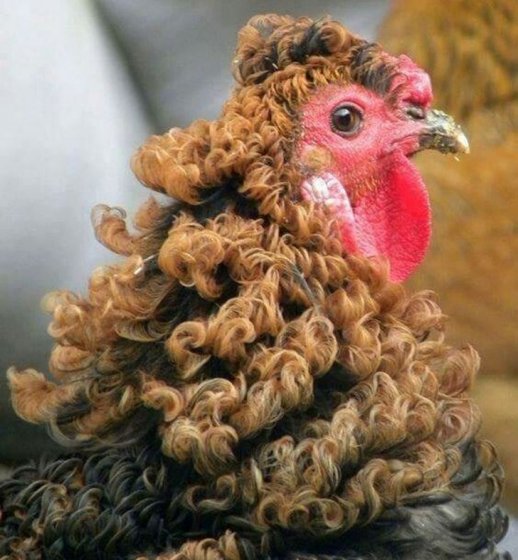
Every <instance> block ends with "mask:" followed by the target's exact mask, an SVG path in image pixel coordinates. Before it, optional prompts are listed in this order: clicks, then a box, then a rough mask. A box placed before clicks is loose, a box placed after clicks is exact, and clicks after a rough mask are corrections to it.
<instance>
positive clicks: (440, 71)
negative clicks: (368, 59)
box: [380, 0, 518, 512]
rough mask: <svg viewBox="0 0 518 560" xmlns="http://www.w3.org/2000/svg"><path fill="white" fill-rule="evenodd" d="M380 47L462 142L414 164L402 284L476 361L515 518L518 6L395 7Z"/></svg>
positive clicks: (509, 2)
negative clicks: (428, 241)
mask: <svg viewBox="0 0 518 560" xmlns="http://www.w3.org/2000/svg"><path fill="white" fill-rule="evenodd" d="M416 22H419V25H416ZM380 40H381V42H382V44H383V45H384V46H385V47H386V48H389V49H390V50H391V51H395V52H397V53H403V52H404V53H407V54H408V55H410V56H412V58H414V59H415V60H416V61H417V62H418V63H419V64H420V65H421V66H423V68H425V69H426V70H427V71H428V72H429V73H430V75H431V77H432V81H433V83H434V84H435V94H436V99H437V101H438V103H440V106H441V107H442V108H444V109H445V110H447V111H448V112H451V114H452V115H454V116H455V117H456V118H459V119H460V120H461V121H462V125H463V127H465V128H466V130H467V131H468V134H469V137H470V141H471V148H472V155H471V156H470V157H469V158H465V159H463V160H461V161H459V162H455V161H452V160H450V159H448V160H445V159H444V158H440V157H433V156H432V157H430V158H426V159H425V158H423V159H422V160H421V161H419V168H420V170H421V171H422V173H423V176H424V178H425V182H426V184H427V185H428V186H429V188H430V192H431V199H432V207H433V208H434V235H433V242H432V245H431V251H430V254H429V255H428V257H427V259H426V261H425V263H424V265H423V267H421V269H420V270H419V273H418V274H417V275H416V277H415V279H414V280H413V282H412V286H413V287H414V288H417V289H422V288H424V287H426V288H429V289H433V290H436V291H437V293H438V294H439V295H440V300H441V305H442V306H443V309H444V311H445V313H446V314H447V315H448V316H449V317H450V319H449V322H450V329H449V330H450V334H451V336H452V341H453V342H454V343H456V344H459V343H464V342H465V341H469V342H470V343H472V344H474V345H475V347H476V348H477V350H478V351H479V352H480V354H481V357H482V372H483V374H484V375H482V376H481V378H480V379H479V380H478V381H477V385H476V389H477V391H476V396H477V401H478V402H479V403H480V406H481V407H482V411H483V413H484V417H485V421H484V426H485V433H486V434H487V435H488V436H489V437H490V438H491V439H492V440H493V441H494V442H495V444H496V445H497V448H498V449H499V451H500V453H501V456H502V461H503V463H504V466H505V468H506V471H507V474H508V476H507V482H506V489H505V503H506V505H507V506H508V507H509V508H511V509H513V510H514V511H515V512H518V461H517V459H516V439H517V437H518V424H517V422H516V415H515V411H514V406H513V403H514V402H515V397H518V313H517V312H516V310H517V309H518V292H517V291H516V282H517V279H518V261H517V259H516V257H515V255H516V254H517V253H518V228H517V216H518V198H517V197H516V176H517V173H518V163H517V158H516V154H517V153H518V51H517V50H516V49H514V48H511V47H510V45H515V44H516V43H517V42H518V3H516V2H515V1H513V0H498V1H497V0H494V1H486V0H473V1H471V0H470V1H468V0H453V1H452V2H448V7H447V9H445V4H444V2H441V1H438V0H429V1H427V2H417V1H414V2H399V3H397V4H396V5H395V6H394V8H393V11H392V12H391V14H390V15H389V17H388V19H387V20H386V22H385V24H384V26H383V28H382V30H381V34H380ZM497 376H498V377H497Z"/></svg>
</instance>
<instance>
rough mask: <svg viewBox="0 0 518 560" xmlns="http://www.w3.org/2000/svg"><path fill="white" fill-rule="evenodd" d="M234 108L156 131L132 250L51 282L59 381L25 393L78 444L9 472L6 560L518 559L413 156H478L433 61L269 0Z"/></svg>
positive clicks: (114, 225)
mask: <svg viewBox="0 0 518 560" xmlns="http://www.w3.org/2000/svg"><path fill="white" fill-rule="evenodd" d="M234 70H235V72H234V73H235V76H236V79H237V86H236V89H235V91H234V92H233V94H232V96H231V98H230V99H229V101H228V102H227V103H226V104H225V106H224V108H223V111H222V114H221V116H220V118H219V119H217V120H216V121H213V122H206V121H196V122H194V123H193V124H192V125H190V126H189V127H187V128H185V129H172V130H170V131H169V132H168V133H166V134H164V135H162V136H154V137H152V138H150V139H149V140H148V141H147V143H146V144H145V145H144V146H143V147H142V148H141V149H140V150H139V151H138V152H137V154H136V155H135V157H134V159H133V168H134V171H135V173H136V174H137V176H138V177H139V179H140V180H141V181H142V182H143V183H144V184H145V185H146V186H147V187H149V188H152V189H154V190H156V191H159V192H161V193H163V194H166V195H168V196H170V197H171V198H174V199H176V202H173V203H171V204H169V205H166V206H160V205H158V203H157V202H156V201H154V200H153V199H152V200H151V201H150V202H149V203H148V204H146V205H144V207H143V208H142V209H141V210H140V211H139V213H138V214H137V217H136V231H135V232H134V233H130V232H129V231H128V229H127V228H126V224H125V221H124V215H123V213H121V211H120V210H117V209H110V208H108V207H106V206H101V207H100V208H99V209H98V210H97V211H96V212H94V214H93V222H94V227H95V230H96V234H97V236H98V238H99V239H100V240H101V241H102V242H103V243H105V244H106V245H107V246H108V247H109V248H111V249H112V250H113V251H114V252H116V253H118V254H122V255H125V256H127V259H125V260H124V261H122V262H120V263H118V264H116V265H113V266H111V267H104V268H101V269H98V270H96V271H95V272H94V274H93V275H92V277H91V280H90V283H89V289H88V294H87V295H86V296H85V297H82V296H78V295H76V294H72V293H70V292H62V293H60V294H54V295H53V296H51V297H49V298H47V305H48V307H50V308H51V309H52V311H53V314H54V317H53V321H52V324H51V326H50V332H51V334H52V335H53V336H54V337H55V339H56V346H55V348H54V350H53V352H52V356H51V360H50V368H51V371H52V373H53V375H54V376H55V378H56V381H55V382H51V381H49V380H48V379H46V377H45V376H44V375H43V374H41V373H39V372H36V371H34V370H26V371H23V372H18V371H16V370H14V369H13V370H12V371H11V372H10V383H11V390H12V397H13V402H14V405H15V408H16V409H17V411H18V413H19V414H20V415H21V416H22V417H24V418H25V419H27V420H29V421H33V422H41V423H47V424H49V425H50V426H51V428H52V429H53V431H54V433H55V435H56V436H57V437H58V438H59V440H60V441H62V442H70V441H71V442H72V443H73V444H74V445H75V447H76V448H79V450H78V452H77V453H76V454H74V455H73V456H72V457H68V458H66V457H65V458H58V459H56V460H54V461H50V462H42V463H41V464H40V465H38V466H37V467H25V468H21V469H19V470H18V471H16V472H15V473H14V474H13V476H12V477H11V479H8V480H7V481H4V482H2V483H0V507H1V509H2V511H1V516H0V554H3V555H4V557H5V558H8V559H10V560H33V559H38V560H39V559H40V558H45V559H46V560H62V559H63V558H67V560H68V559H72V558H92V559H93V558H96V559H97V558H99V559H102V558H109V559H110V560H126V559H129V558H132V559H133V558H140V559H155V560H158V559H160V560H167V559H170V560H173V559H174V560H185V559H188V560H210V559H212V558H218V559H222V560H260V559H262V558H272V557H273V558H279V559H285V560H291V559H296V558H321V559H322V560H324V559H326V558H329V556H332V557H333V558H340V559H344V560H345V559H348V560H352V559H357V558H362V557H366V558H376V559H380V560H381V559H384V560H386V559H389V558H394V559H395V558H398V559H399V560H411V559H414V558H422V559H430V558H440V559H443V560H454V559H459V558H466V559H468V558H469V559H470V560H475V559H480V560H482V559H495V560H496V559H498V558H504V556H502V555H501V554H500V553H499V552H498V551H497V548H496V545H497V544H498V542H499V540H500V539H501V538H502V535H503V534H504V533H505V528H506V517H505V515H504V514H503V513H502V512H501V511H500V509H499V507H498V503H497V502H498V498H499V495H500V492H501V480H502V474H501V471H500V467H499V464H498V460H497V458H496V455H495V453H494V450H493V448H492V447H491V445H490V444H489V443H487V442H484V441H480V440H479V439H478V436H477V432H478V423H479V418H478V414H477V411H476V410H475V407H473V406H472V401H471V399H470V396H469V389H470V386H471V383H472V380H473V377H474V376H475V374H476V372H477V368H478V356H477V354H476V352H474V351H473V349H471V348H469V347H465V348H460V349H456V348H453V347H452V346H450V345H449V344H448V343H447V342H446V340H445V336H444V333H443V330H444V328H443V327H444V325H443V322H444V321H443V315H442V313H441V311H440V309H439V307H438V306H437V304H436V303H435V301H434V298H433V297H432V296H431V294H430V293H428V292H421V293H416V294H408V293H406V292H405V290H404V288H403V287H402V286H401V285H400V284H399V283H395V282H392V281H390V280H389V275H391V276H392V279H393V280H401V279H403V278H405V277H406V276H408V274H410V273H411V271H412V270H414V269H415V267H416V266H417V264H418V263H419V262H420V261H421V259H422V258H423V256H424V252H425V249H426V245H427V243H428V238H429V232H430V227H429V225H430V224H429V220H430V208H429V203H428V196H427V192H426V189H425V186H424V183H423V181H422V179H421V177H420V175H419V173H418V172H417V170H416V168H415V166H414V165H413V163H412V162H411V161H410V158H411V157H412V156H413V155H414V154H415V153H416V152H417V151H420V150H422V149H425V148H435V149H438V150H440V151H444V152H454V153H457V152H462V151H465V150H466V148H467V144H466V139H465V137H464V136H463V134H462V132H461V131H460V129H459V128H458V127H457V126H456V125H455V123H454V121H453V120H452V119H451V118H450V117H448V116H447V115H446V114H444V113H442V112H440V111H436V110H433V109H432V108H431V98H432V92H431V85H430V80H429V78H428V76H427V74H426V73H425V72H424V71H423V70H421V69H420V68H419V67H418V66H416V65H415V64H414V63H413V62H412V61H411V60H410V59H409V58H408V57H399V58H396V57H393V56H391V55H389V54H387V53H386V52H384V51H383V50H382V49H381V48H380V47H379V46H378V45H375V44H371V43H368V42H367V41H364V40H362V39H361V38H360V37H357V36H356V35H354V34H352V33H350V32H349V31H348V30H347V29H345V28H344V27H343V26H342V25H341V24H339V23H338V22H335V21H331V20H329V19H324V20H320V21H317V22H313V21H311V20H310V19H308V18H300V19H296V20H295V19H293V18H290V17H287V16H284V17H283V16H276V15H270V16H263V17H260V16H259V17H256V18H253V19H252V20H251V21H250V22H249V24H248V25H246V26H245V27H244V29H243V30H242V31H241V33H240V36H239V41H238V49H237V53H236V58H235V61H234Z"/></svg>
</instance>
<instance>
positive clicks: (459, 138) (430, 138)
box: [419, 109, 469, 154]
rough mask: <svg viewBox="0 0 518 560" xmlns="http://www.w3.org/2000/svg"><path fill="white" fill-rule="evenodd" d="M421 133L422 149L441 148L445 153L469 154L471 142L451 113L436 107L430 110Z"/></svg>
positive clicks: (420, 142)
mask: <svg viewBox="0 0 518 560" xmlns="http://www.w3.org/2000/svg"><path fill="white" fill-rule="evenodd" d="M423 124H424V127H423V130H422V132H421V133H420V134H419V148H420V149H421V150H428V149H431V150H439V152H441V153H443V154H469V142H468V139H467V138H466V135H465V134H464V132H463V131H462V128H461V127H460V126H459V125H458V124H457V123H456V122H455V121H454V120H453V118H452V117H450V115H448V114H446V113H443V111H437V110H435V109H433V110H431V111H428V113H427V115H426V118H425V120H424V121H423Z"/></svg>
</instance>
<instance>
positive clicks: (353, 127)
mask: <svg viewBox="0 0 518 560" xmlns="http://www.w3.org/2000/svg"><path fill="white" fill-rule="evenodd" d="M361 120H362V115H361V113H360V111H359V109H357V108H356V107H352V106H342V107H338V108H337V109H335V110H334V111H333V114H332V117H331V125H332V128H333V130H334V131H335V132H336V133H338V134H342V135H351V134H354V133H355V132H356V131H357V130H358V129H359V127H360V124H361Z"/></svg>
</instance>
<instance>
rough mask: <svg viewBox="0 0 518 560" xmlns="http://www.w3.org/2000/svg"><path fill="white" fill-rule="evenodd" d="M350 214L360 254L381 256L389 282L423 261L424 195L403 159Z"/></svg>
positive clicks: (427, 224) (426, 233)
mask: <svg viewBox="0 0 518 560" xmlns="http://www.w3.org/2000/svg"><path fill="white" fill-rule="evenodd" d="M354 215H355V234H356V244H357V246H358V248H359V250H360V252H361V253H363V254H365V255H368V256H374V255H381V256H384V257H385V258H387V259H388V261H389V263H390V279H391V280H392V281H394V282H402V281H403V280H406V279H407V278H408V277H409V276H410V274H412V272H413V271H414V270H415V269H416V268H417V266H419V264H420V263H421V262H422V260H423V259H424V256H425V254H426V250H427V248H428V245H429V242H430V235H431V211H430V201H429V198H428V192H427V191H426V187H425V186H424V183H423V180H422V179H421V177H420V175H419V173H418V172H417V170H416V169H415V167H414V166H413V165H412V164H411V163H410V162H409V161H408V159H407V158H406V157H404V156H402V157H401V158H398V159H396V161H394V165H393V166H391V167H390V169H388V170H386V176H385V177H384V180H383V181H382V183H381V184H380V185H379V187H378V188H377V189H375V190H374V191H371V192H369V193H367V194H365V195H364V196H362V198H361V199H360V200H359V201H358V204H357V206H356V208H355V210H354ZM344 241H345V240H344ZM344 245H346V243H344Z"/></svg>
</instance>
